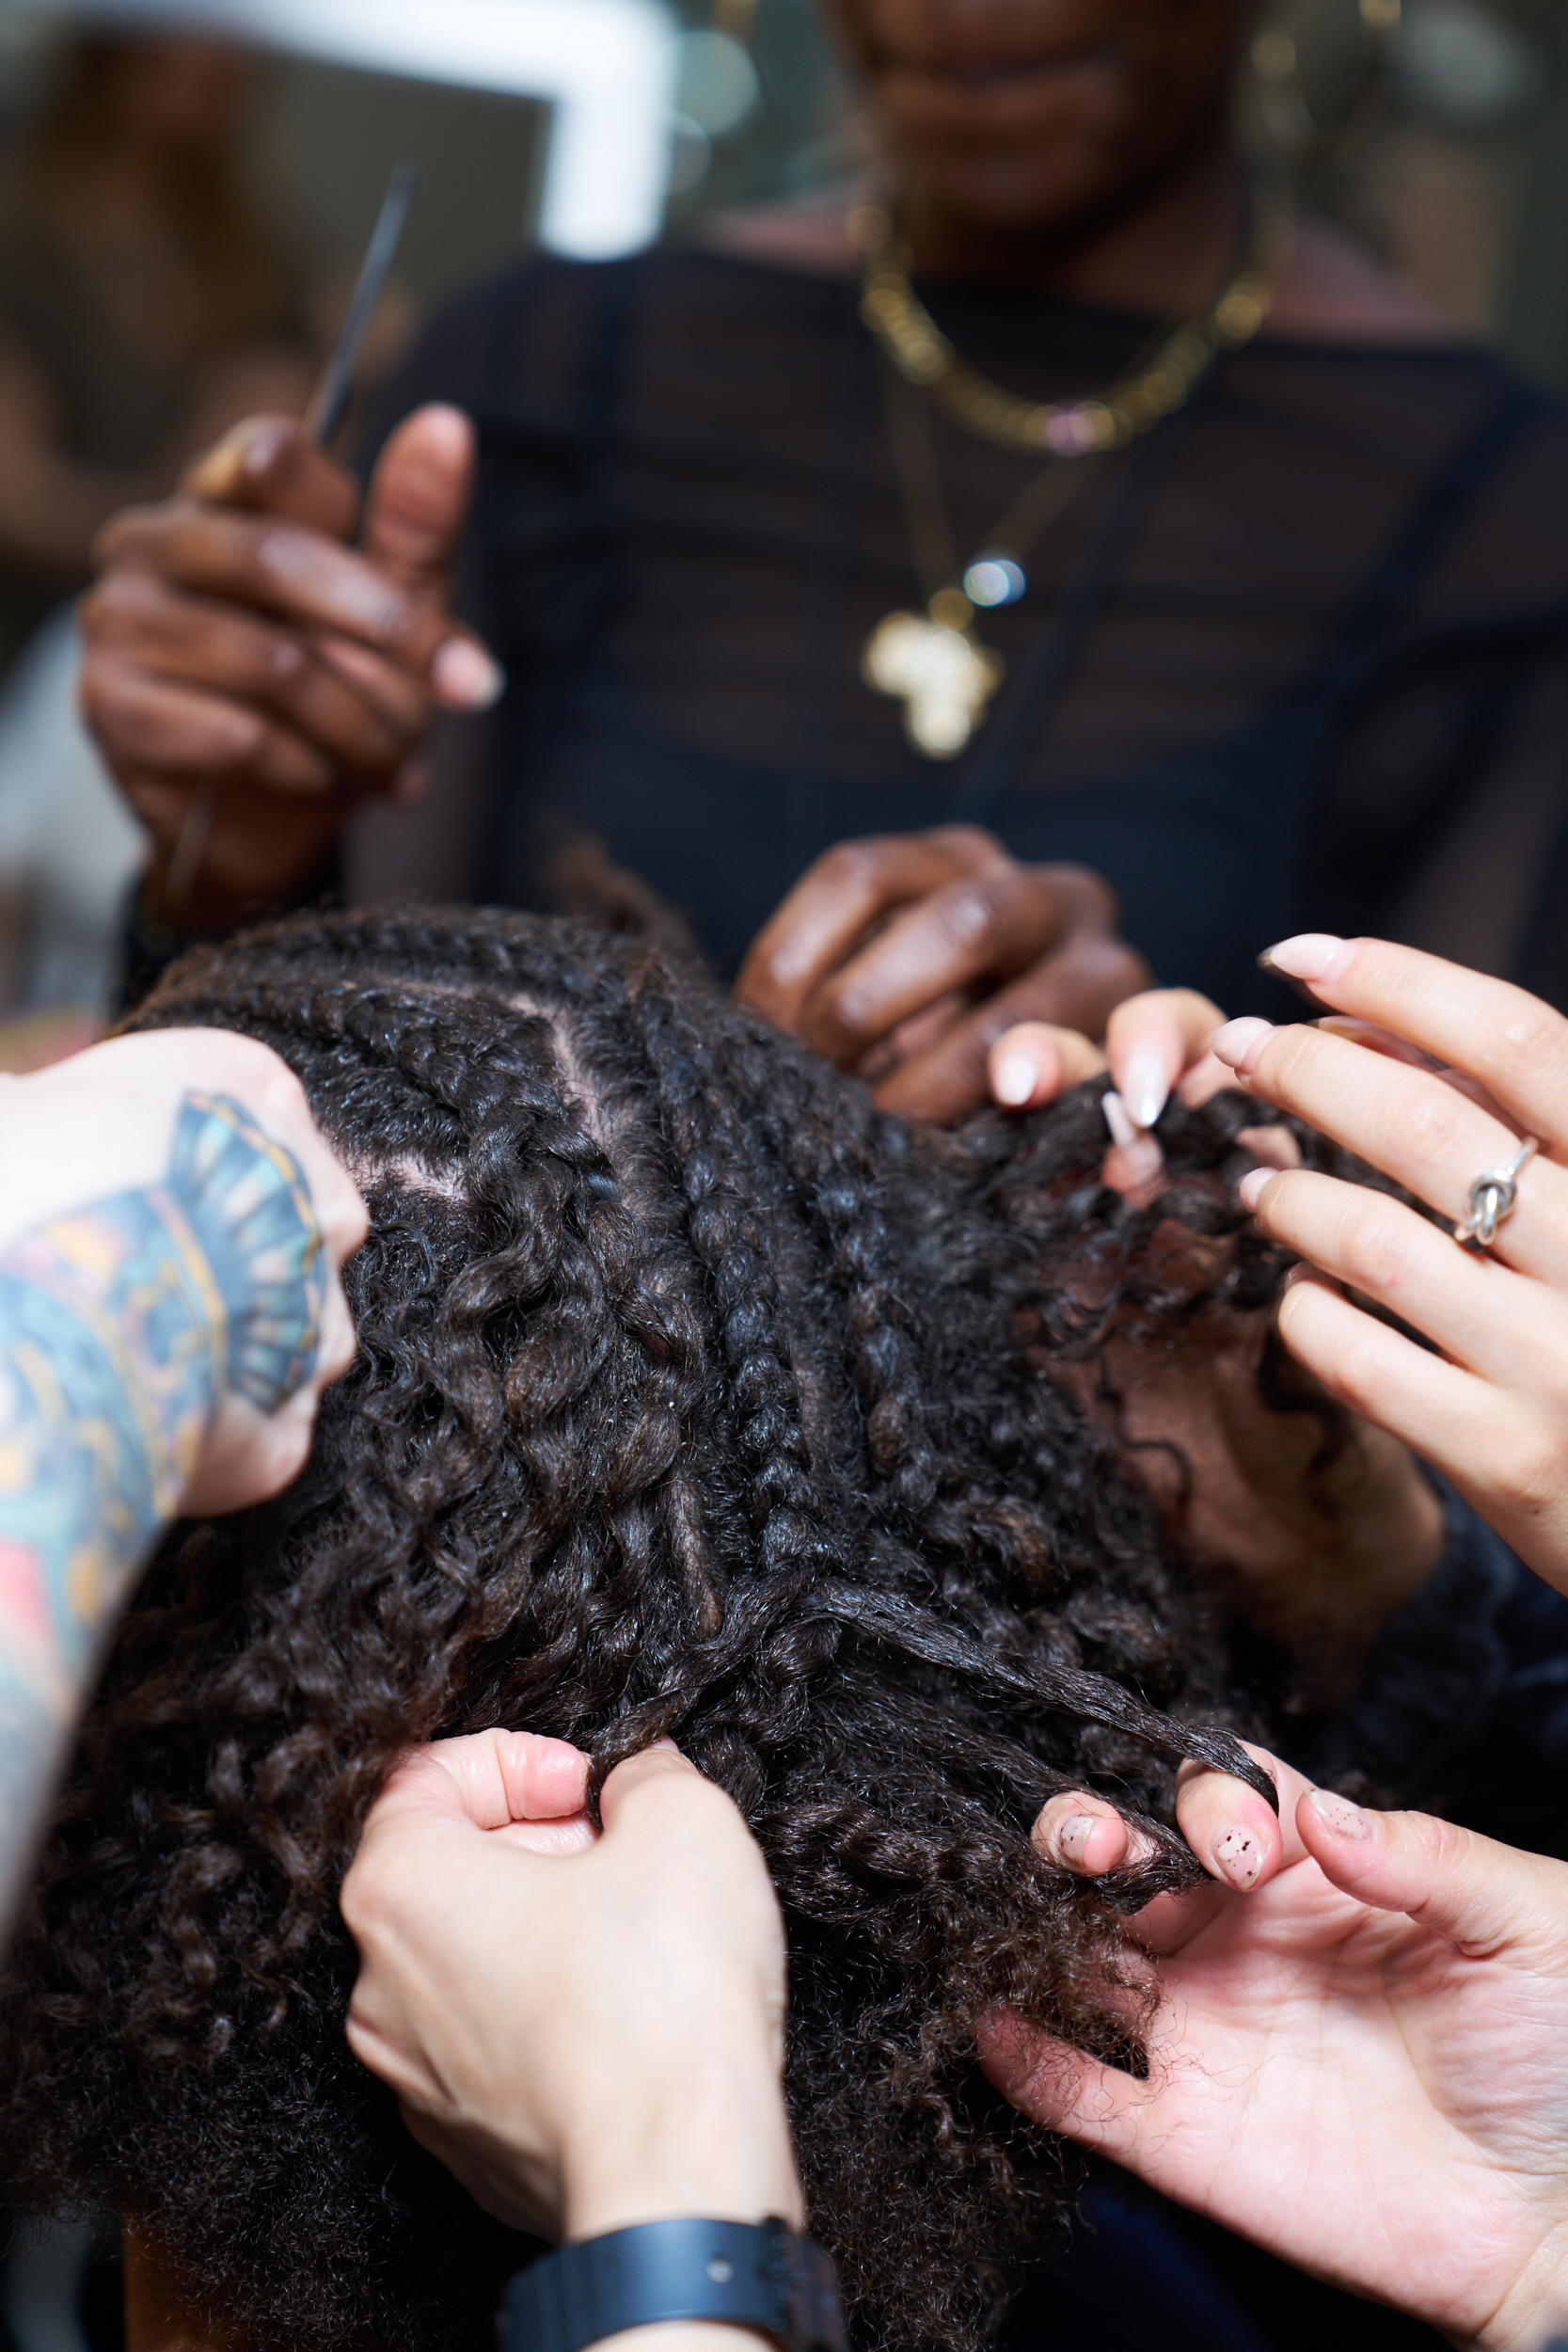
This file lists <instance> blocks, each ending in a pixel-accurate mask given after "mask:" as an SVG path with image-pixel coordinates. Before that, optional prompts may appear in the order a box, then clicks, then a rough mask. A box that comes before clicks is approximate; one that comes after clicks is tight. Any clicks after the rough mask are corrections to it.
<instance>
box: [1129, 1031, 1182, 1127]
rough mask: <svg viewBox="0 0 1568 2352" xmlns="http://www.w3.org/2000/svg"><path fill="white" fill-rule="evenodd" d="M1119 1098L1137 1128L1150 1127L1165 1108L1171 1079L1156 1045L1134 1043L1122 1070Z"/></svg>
mask: <svg viewBox="0 0 1568 2352" xmlns="http://www.w3.org/2000/svg"><path fill="white" fill-rule="evenodd" d="M1120 1091H1121V1099H1122V1101H1123V1102H1124V1103H1125V1104H1126V1105H1127V1108H1128V1110H1129V1112H1130V1113H1131V1114H1132V1123H1133V1125H1134V1126H1136V1127H1152V1126H1153V1124H1154V1122H1155V1120H1157V1119H1158V1118H1159V1116H1160V1113H1161V1112H1162V1111H1163V1110H1164V1107H1165V1100H1166V1097H1167V1096H1168V1095H1169V1093H1170V1080H1169V1078H1168V1077H1167V1076H1166V1074H1165V1059H1164V1055H1163V1054H1162V1053H1161V1051H1160V1049H1159V1047H1158V1046H1157V1045H1134V1046H1133V1048H1132V1052H1131V1053H1130V1054H1129V1055H1128V1057H1127V1063H1126V1067H1125V1068H1124V1069H1123V1071H1122V1073H1121V1089H1120Z"/></svg>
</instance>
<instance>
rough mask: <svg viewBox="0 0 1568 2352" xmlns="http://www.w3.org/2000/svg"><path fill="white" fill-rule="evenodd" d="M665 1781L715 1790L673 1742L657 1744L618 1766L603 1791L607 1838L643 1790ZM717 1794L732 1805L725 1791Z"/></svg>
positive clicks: (601, 1813) (601, 1806)
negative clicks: (620, 1817) (630, 1803)
mask: <svg viewBox="0 0 1568 2352" xmlns="http://www.w3.org/2000/svg"><path fill="white" fill-rule="evenodd" d="M661 1781H668V1782H673V1783H674V1784H675V1785H676V1786H678V1787H687V1786H689V1785H690V1784H691V1783H692V1782H695V1783H696V1785H697V1787H698V1788H704V1789H708V1788H713V1783H712V1782H711V1781H710V1780H708V1779H707V1778H706V1776H705V1774H704V1773H702V1772H699V1771H698V1770H697V1767H696V1766H695V1764H693V1763H691V1762H690V1761H689V1758H688V1757H686V1756H683V1755H682V1754H681V1752H680V1750H679V1748H677V1747H676V1745H675V1743H674V1741H673V1740H656V1741H655V1742H654V1744H653V1746H652V1747H650V1748H643V1749H641V1751H640V1753H639V1754H638V1755H636V1756H627V1758H626V1762H625V1763H624V1764H617V1765H616V1767H615V1770H614V1771H613V1772H611V1773H610V1775H609V1777H608V1779H607V1780H606V1782H605V1785H604V1787H603V1788H601V1789H600V1791H599V1819H600V1820H601V1821H602V1822H603V1823H604V1826H605V1835H606V1836H607V1837H608V1836H610V1835H611V1833H612V1832H613V1830H614V1826H615V1822H616V1820H617V1818H618V1817H619V1816H620V1815H621V1814H622V1813H624V1811H625V1809H626V1804H627V1803H628V1801H629V1800H630V1799H631V1798H633V1797H635V1796H636V1795H637V1794H638V1793H639V1791H640V1790H641V1789H644V1788H650V1787H657V1784H658V1783H659V1782H661ZM714 1793H715V1795H717V1796H720V1797H721V1799H722V1802H723V1803H724V1804H728V1803H729V1799H728V1798H727V1797H724V1796H723V1793H722V1791H721V1790H718V1789H715V1790H714Z"/></svg>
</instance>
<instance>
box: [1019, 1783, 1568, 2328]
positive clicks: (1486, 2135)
mask: <svg viewBox="0 0 1568 2352" xmlns="http://www.w3.org/2000/svg"><path fill="white" fill-rule="evenodd" d="M1253 1753H1254V1754H1255V1755H1258V1756H1260V1757H1261V1760H1263V1761H1264V1762H1265V1763H1267V1764H1268V1765H1269V1766H1270V1768H1271V1770H1272V1771H1273V1772H1274V1774H1275V1780H1276V1782H1277V1784H1278V1787H1279V1790H1280V1797H1281V1807H1280V1813H1281V1818H1280V1820H1278V1821H1275V1820H1274V1819H1273V1817H1272V1816H1271V1815H1270V1813H1269V1810H1268V1807H1267V1806H1266V1805H1265V1804H1263V1803H1262V1801H1261V1800H1260V1799H1259V1797H1258V1796H1257V1795H1256V1793H1255V1792H1254V1791H1253V1790H1251V1789H1250V1788H1246V1786H1245V1785H1244V1784H1243V1783H1242V1782H1240V1781H1236V1780H1232V1779H1230V1778H1228V1777H1227V1776H1226V1775H1223V1774H1219V1773H1213V1772H1206V1771H1203V1770H1201V1769H1199V1768H1196V1767H1193V1766H1187V1767H1184V1768H1183V1772H1182V1776H1181V1785H1180V1791H1179V1796H1178V1805H1177V1811H1178V1819H1179V1820H1180V1824H1181V1827H1182V1830H1183V1832H1184V1834H1185V1835H1186V1836H1187V1838H1188V1841H1189V1843H1190V1844H1191V1845H1192V1847H1193V1849H1194V1851H1195V1852H1196V1853H1197V1854H1198V1855H1199V1857H1200V1858H1201V1859H1202V1860H1203V1861H1204V1862H1205V1864H1206V1866H1207V1867H1209V1868H1210V1870H1211V1871H1212V1872H1214V1873H1215V1874H1216V1876H1218V1877H1220V1878H1222V1879H1223V1880H1226V1881H1227V1882H1228V1883H1227V1884H1224V1885H1215V1886H1213V1887H1212V1888H1209V1889H1206V1890H1202V1891H1200V1892H1199V1893H1197V1894H1196V1895H1194V1896H1189V1897H1180V1898H1177V1897H1163V1898H1161V1899H1160V1900H1159V1901H1158V1902H1157V1903H1156V1904H1153V1905H1151V1906H1150V1907H1149V1909H1148V1911H1147V1912H1146V1913H1144V1914H1142V1915H1141V1917H1140V1920H1139V1922H1138V1923H1137V1925H1138V1930H1139V1932H1140V1937H1141V1940H1143V1941H1144V1942H1145V1944H1146V1947H1147V1948H1148V1950H1149V1951H1150V1952H1151V1954H1153V1955H1155V1956H1156V1957H1155V1958H1153V1959H1152V1960H1151V1963H1150V1964H1151V1969H1153V1970H1156V1971H1157V1984H1158V1991H1159V1997H1160V2006H1159V2008H1158V2010H1157V2012H1156V2014H1155V2017H1154V2020H1153V2023H1152V2026H1150V2028H1149V2030H1148V2036H1147V2041H1148V2054H1149V2074H1148V2081H1147V2082H1140V2081H1138V2080H1136V2079H1135V2078H1134V2077H1133V2076H1132V2075H1131V2074H1121V2073H1119V2072H1117V2071H1116V2070H1114V2069H1112V2068H1109V2067H1105V2066H1102V2065H1100V2064H1098V2063H1097V2062H1096V2061H1094V2060H1092V2059H1089V2058H1084V2057H1082V2056H1081V2055H1080V2054H1078V2053H1077V2052H1074V2051H1071V2050H1069V2049H1067V2048H1066V2047H1065V2046H1064V2045H1063V2044H1061V2043H1058V2042H1049V2041H1046V2040H1042V2039H1031V2038H1029V2037H1028V2036H1026V2035H1025V2034H1024V2033H1023V2032H1022V2029H1021V2028H1020V2027H1019V2026H1018V2025H1017V2024H1016V2022H1015V2021H1012V2020H1010V2019H1008V2018H1007V2017H1006V2014H1005V2013H999V2014H997V2015H995V2016H993V2017H992V2018H991V2019H990V2020H988V2021H987V2023H986V2024H985V2025H984V2026H982V2029H981V2056H982V2063H983V2064H984V2066H985V2070H986V2072H987V2074H989V2075H990V2078H991V2080H992V2081H993V2082H994V2083H996V2084H997V2086H998V2087H999V2088H1000V2089H1001V2090H1004V2091H1005V2092H1006V2095H1007V2097H1009V2098H1010V2099H1011V2100H1013V2102H1014V2103H1015V2105H1017V2106H1020V2107H1022V2110H1023V2111H1024V2113H1025V2114H1028V2115H1031V2116H1033V2117H1034V2118H1036V2120H1037V2121H1038V2122H1043V2123H1046V2124H1049V2125H1050V2126H1051V2127H1052V2128H1053V2129H1055V2130H1059V2131H1063V2132H1066V2133H1067V2134H1068V2135H1069V2137H1072V2138H1074V2139H1077V2140H1079V2141H1081V2142H1082V2143H1083V2144H1084V2145H1085V2147H1089V2148H1093V2149H1096V2150H1099V2151H1100V2152H1101V2153H1104V2154H1106V2155H1109V2156H1112V2157H1114V2158H1115V2159H1116V2161H1117V2163H1119V2164H1123V2165H1125V2166H1127V2167H1128V2168H1129V2169H1131V2170H1132V2171H1133V2172H1135V2173H1136V2174H1137V2175H1138V2176H1139V2178H1140V2179H1142V2180H1145V2181H1147V2182H1148V2183H1149V2185H1151V2186H1153V2187H1155V2188H1157V2189H1159V2190H1161V2191H1162V2192H1163V2193H1164V2195H1166V2196H1169V2197H1172V2198H1175V2199H1176V2200H1177V2201H1179V2202H1180V2203H1183V2204H1187V2205H1191V2206H1193V2207H1195V2208H1196V2210H1197V2211H1199V2212H1201V2213H1203V2214H1206V2215H1208V2216H1209V2217H1210V2218H1212V2219H1213V2220H1215V2221H1218V2222H1221V2223H1223V2224H1225V2225H1226V2226H1227V2228H1230V2229H1233V2230H1237V2231H1239V2232H1240V2233H1242V2234H1243V2236H1246V2237H1250V2238H1253V2239H1255V2240H1256V2241H1257V2242H1258V2243H1259V2245H1262V2246H1266V2247H1267V2248H1269V2249H1270V2250H1271V2251H1272V2252H1274V2253H1275V2254H1278V2255H1280V2256H1282V2257H1283V2258H1284V2259H1285V2260H1286V2261H1288V2262H1291V2263H1294V2264H1296V2265H1298V2266H1299V2267H1300V2268H1302V2269H1305V2270H1309V2271H1311V2272H1313V2273H1314V2274H1315V2275H1316V2276H1318V2277H1320V2278H1323V2279H1327V2280H1332V2281H1334V2282H1335V2283H1336V2284H1338V2285H1340V2286H1344V2287H1349V2288H1351V2289H1353V2290H1354V2291H1355V2292H1357V2293H1359V2294H1362V2295H1369V2296H1374V2297H1377V2298H1379V2299H1381V2300H1383V2301H1385V2302H1388V2303H1392V2304H1395V2305H1397V2306H1398V2307H1400V2308H1401V2309H1402V2310H1404V2311H1407V2312H1410V2313H1412V2314H1413V2315H1414V2316H1415V2317H1417V2318H1419V2319H1423V2320H1425V2321H1427V2322H1428V2323H1429V2324H1430V2325H1431V2326H1433V2327H1434V2328H1441V2329H1442V2330H1444V2332H1445V2333H1447V2334H1449V2336H1451V2337H1452V2338H1454V2339H1455V2340H1456V2341H1457V2342H1460V2343H1463V2344H1478V2345H1485V2346H1488V2347H1496V2352H1542V2348H1543V2347H1544V2345H1545V2344H1547V2343H1548V2341H1549V2340H1550V2339H1551V2338H1552V2337H1553V2336H1554V2335H1555V2334H1557V2333H1558V2332H1560V2330H1561V2329H1562V2328H1564V2327H1565V2325H1568V1867H1564V1865H1563V1864H1561V1863H1560V1862H1553V1861H1547V1860H1544V1859H1543V1858H1542V1857H1540V1856H1537V1855H1533V1854H1522V1853H1516V1852H1514V1851H1513V1850H1512V1849H1510V1848H1508V1847H1506V1846H1498V1845H1495V1844H1494V1843H1492V1841H1491V1840H1489V1839H1487V1838H1483V1837H1478V1836H1474V1835H1473V1834H1472V1833H1471V1832H1469V1831H1467V1830H1461V1829H1455V1828H1453V1827H1451V1826H1450V1825H1449V1824H1448V1823H1446V1822H1442V1821H1436V1820H1431V1819H1429V1818H1428V1817H1427V1816H1425V1815H1422V1814H1413V1813H1404V1814H1401V1813H1389V1814H1375V1813H1368V1812H1365V1811H1363V1810H1362V1809H1361V1808H1359V1807H1357V1806H1355V1805H1353V1804H1348V1803H1347V1802H1346V1801H1345V1800H1344V1799H1343V1798H1341V1797H1338V1796H1335V1795H1333V1794H1331V1793H1329V1792H1326V1791H1319V1790H1313V1789H1311V1788H1309V1786H1308V1784H1307V1783H1306V1782H1305V1781H1303V1780H1302V1779H1301V1777H1300V1775H1299V1774H1297V1773H1295V1772H1291V1769H1290V1768H1289V1767H1288V1766H1286V1765H1283V1764H1280V1763H1278V1762H1277V1761H1275V1759H1274V1758H1272V1757H1267V1756H1262V1752H1261V1751H1259V1750H1256V1749H1255V1750H1254V1751H1253ZM1035 1842H1036V1843H1037V1846H1038V1847H1039V1848H1040V1850H1041V1851H1043V1852H1045V1853H1046V1854H1048V1855H1049V1856H1050V1857H1051V1858H1052V1859H1053V1860H1055V1861H1057V1862H1059V1863H1061V1864H1063V1865H1064V1866H1065V1867H1069V1868H1070V1869H1074V1870H1077V1871H1080V1872H1083V1873H1085V1874H1087V1875H1091V1876H1097V1875H1099V1874H1100V1873H1101V1872H1102V1871H1104V1870H1107V1869H1110V1868H1113V1867H1115V1866H1116V1865H1117V1863H1118V1862H1119V1861H1120V1860H1121V1859H1122V1857H1123V1855H1124V1853H1125V1852H1126V1851H1127V1847H1128V1842H1129V1834H1128V1831H1127V1829H1126V1826H1125V1824H1123V1822H1122V1821H1121V1820H1120V1818H1119V1816H1117V1814H1116V1813H1115V1811H1114V1810H1113V1808H1112V1807H1111V1806H1110V1805H1108V1804H1105V1803H1104V1801H1103V1800H1102V1799H1100V1798H1095V1797H1088V1796H1070V1795H1069V1796H1061V1797H1056V1798H1053V1800H1052V1803H1051V1804H1050V1805H1048V1806H1047V1807H1046V1809H1045V1812H1044V1813H1042V1815H1041V1817H1040V1820H1039V1821H1038V1822H1037V1825H1036V1830H1035ZM1232 1887H1243V1888H1245V1887H1250V1888H1251V1891H1250V1892H1244V1893H1240V1894H1238V1893H1235V1892H1232V1891H1231V1889H1232Z"/></svg>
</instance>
